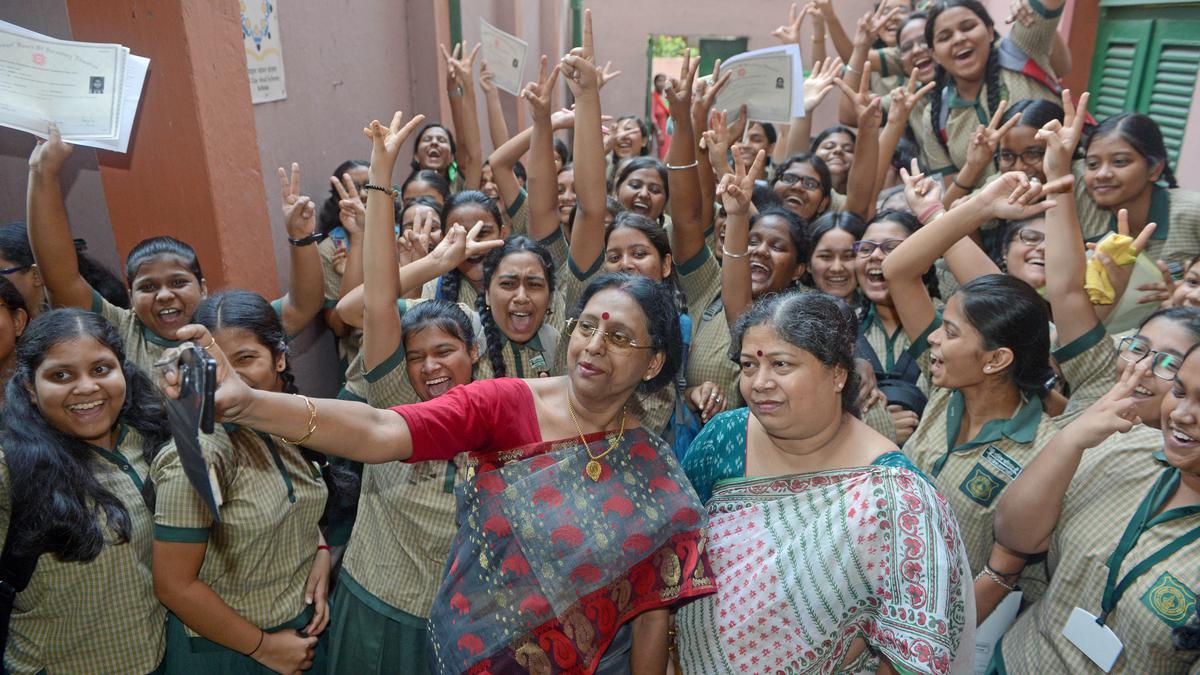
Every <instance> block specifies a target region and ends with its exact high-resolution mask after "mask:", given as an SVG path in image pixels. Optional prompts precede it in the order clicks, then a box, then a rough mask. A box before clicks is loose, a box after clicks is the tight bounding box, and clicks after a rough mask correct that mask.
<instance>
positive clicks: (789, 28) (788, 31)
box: [771, 2, 816, 71]
mask: <svg viewBox="0 0 1200 675" xmlns="http://www.w3.org/2000/svg"><path fill="white" fill-rule="evenodd" d="M813 9H814V8H813V6H812V5H805V6H804V7H803V8H799V7H797V6H796V3H794V2H793V3H792V6H791V7H790V8H788V19H787V23H785V24H783V25H782V26H780V27H778V28H776V29H775V30H773V31H771V35H774V36H775V37H776V38H778V39H779V41H780V42H782V43H783V44H785V45H787V44H794V45H798V44H800V28H801V27H802V26H803V25H804V19H805V17H807V16H808V15H809V14H810V13H812V11H813ZM813 70H814V71H815V70H816V67H813Z"/></svg>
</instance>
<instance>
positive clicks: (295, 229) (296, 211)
mask: <svg viewBox="0 0 1200 675" xmlns="http://www.w3.org/2000/svg"><path fill="white" fill-rule="evenodd" d="M278 173H279V195H280V198H281V199H282V201H283V223H284V225H285V226H286V227H287V231H288V236H289V237H291V238H292V239H300V238H301V237H307V236H308V235H310V234H312V233H313V232H315V231H316V229H317V217H316V213H317V209H316V206H315V205H314V204H313V200H312V198H310V197H305V196H302V195H301V194H300V165H299V164H297V163H296V162H292V173H291V176H290V178H289V176H288V172H287V171H285V170H284V169H283V167H282V166H281V167H279V171H278Z"/></svg>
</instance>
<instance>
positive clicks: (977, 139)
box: [967, 101, 1021, 169]
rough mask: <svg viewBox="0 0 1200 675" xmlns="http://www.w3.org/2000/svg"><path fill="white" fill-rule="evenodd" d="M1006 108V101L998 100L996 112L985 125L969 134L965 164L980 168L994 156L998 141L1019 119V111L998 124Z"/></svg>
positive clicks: (998, 147) (1002, 138) (998, 144)
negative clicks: (969, 141)
mask: <svg viewBox="0 0 1200 675" xmlns="http://www.w3.org/2000/svg"><path fill="white" fill-rule="evenodd" d="M1007 108H1008V101H1000V105H998V106H996V112H995V113H994V114H993V115H992V119H991V121H989V122H988V125H987V126H986V127H985V126H984V125H982V124H980V125H979V126H978V127H977V128H976V129H975V133H974V134H972V135H971V143H970V145H968V146H967V166H970V167H973V168H975V169H982V168H983V167H985V166H987V165H988V163H989V162H991V161H992V159H993V158H994V157H995V156H996V151H998V150H999V149H1000V141H1002V140H1004V137H1005V136H1006V135H1007V134H1008V132H1009V130H1011V129H1012V128H1013V127H1015V126H1017V123H1018V122H1020V121H1021V113H1017V114H1016V115H1013V117H1012V119H1010V120H1009V121H1007V122H1005V123H1004V124H1003V125H1001V124H1000V119H1001V118H1002V117H1004V111H1005V109H1007Z"/></svg>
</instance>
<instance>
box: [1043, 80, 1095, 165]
mask: <svg viewBox="0 0 1200 675" xmlns="http://www.w3.org/2000/svg"><path fill="white" fill-rule="evenodd" d="M1089 98H1091V95H1090V94H1089V93H1088V92H1084V93H1083V96H1080V97H1079V106H1078V107H1076V105H1075V102H1074V101H1073V100H1071V90H1070V89H1064V90H1063V92H1062V103H1063V121H1062V123H1059V121H1058V120H1050V121H1049V122H1047V123H1046V125H1045V126H1043V127H1042V128H1041V129H1039V130H1038V132H1037V136H1036V137H1037V138H1038V139H1039V140H1042V141H1045V142H1046V154H1045V155H1044V156H1043V157H1042V171H1043V172H1044V173H1045V174H1046V178H1047V179H1049V180H1053V179H1055V178H1059V177H1061V176H1067V175H1070V174H1071V164H1072V162H1073V161H1074V157H1075V148H1076V147H1077V146H1078V145H1079V140H1080V138H1082V136H1083V123H1084V121H1085V120H1086V119H1087V104H1088V99H1089Z"/></svg>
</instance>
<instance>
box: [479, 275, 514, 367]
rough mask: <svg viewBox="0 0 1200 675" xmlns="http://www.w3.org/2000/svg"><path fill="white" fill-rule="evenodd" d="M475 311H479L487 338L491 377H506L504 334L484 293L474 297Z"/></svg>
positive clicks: (484, 334)
mask: <svg viewBox="0 0 1200 675" xmlns="http://www.w3.org/2000/svg"><path fill="white" fill-rule="evenodd" d="M475 311H476V312H478V313H479V322H480V323H481V324H483V337H484V339H485V340H487V351H488V361H490V362H491V364H492V377H507V376H508V367H507V366H505V365H504V335H503V334H502V333H501V332H500V327H499V326H497V325H496V319H495V318H493V317H492V311H491V309H490V308H489V307H488V305H487V298H486V294H485V293H480V294H479V295H478V296H477V297H476V298H475Z"/></svg>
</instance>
